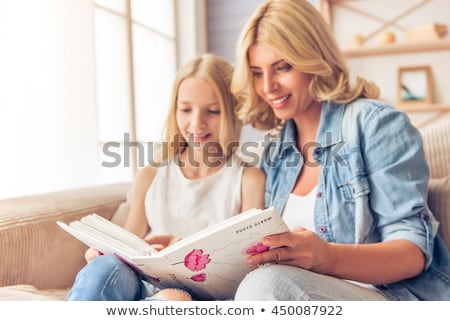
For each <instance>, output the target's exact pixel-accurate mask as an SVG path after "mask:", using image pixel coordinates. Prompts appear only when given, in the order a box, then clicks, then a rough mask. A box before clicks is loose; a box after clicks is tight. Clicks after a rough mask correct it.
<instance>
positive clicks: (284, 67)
mask: <svg viewBox="0 0 450 321" xmlns="http://www.w3.org/2000/svg"><path fill="white" fill-rule="evenodd" d="M291 69H292V66H291V65H290V64H283V65H281V66H279V67H278V68H277V70H279V71H289V70H291Z"/></svg>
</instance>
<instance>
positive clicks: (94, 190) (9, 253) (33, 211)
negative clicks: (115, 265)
mask: <svg viewBox="0 0 450 321" xmlns="http://www.w3.org/2000/svg"><path fill="white" fill-rule="evenodd" d="M421 133H422V137H423V141H424V147H425V153H426V158H427V161H428V164H429V167H430V175H431V176H430V184H429V185H430V189H429V196H428V203H429V206H430V208H431V210H432V211H433V213H434V215H435V216H436V218H437V220H438V221H440V223H441V224H440V227H439V231H438V233H439V234H440V235H441V236H442V238H443V239H444V240H445V242H446V243H447V246H448V247H449V248H450V197H449V196H450V119H449V118H447V119H443V120H441V121H439V122H436V123H433V124H432V125H429V126H427V127H425V128H422V129H421ZM130 187H131V183H119V184H109V185H102V186H95V187H88V188H82V189H76V190H68V191H61V192H55V193H47V194H42V195H34V196H25V197H20V198H14V199H7V200H0V244H1V250H0V251H1V252H0V253H1V260H0V273H1V275H0V300H65V299H66V294H67V291H68V290H69V289H70V286H71V285H72V284H73V281H74V278H75V275H76V273H77V272H78V271H79V270H80V269H81V268H82V267H83V265H84V264H85V260H84V252H85V250H86V246H84V245H83V244H82V243H81V242H79V241H78V240H76V239H75V238H73V237H72V236H70V235H69V234H68V233H66V232H64V231H63V230H62V229H61V228H59V227H58V226H57V224H56V223H55V222H56V221H58V220H60V221H64V222H71V221H73V220H77V219H79V218H81V217H82V216H84V215H87V214H90V213H94V212H95V213H97V214H99V215H101V216H103V217H105V218H107V219H110V220H112V221H114V222H115V223H117V224H119V225H123V224H124V222H125V219H126V215H127V212H128V207H129V191H130Z"/></svg>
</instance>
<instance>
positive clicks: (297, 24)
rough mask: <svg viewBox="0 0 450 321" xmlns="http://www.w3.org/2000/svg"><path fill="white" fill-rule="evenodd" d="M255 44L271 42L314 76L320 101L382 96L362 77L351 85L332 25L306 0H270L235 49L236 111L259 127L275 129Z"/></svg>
mask: <svg viewBox="0 0 450 321" xmlns="http://www.w3.org/2000/svg"><path fill="white" fill-rule="evenodd" d="M255 43H262V44H266V45H268V46H270V47H272V48H273V49H274V50H275V51H277V53H278V54H279V55H280V56H281V57H282V58H283V59H284V60H286V61H287V62H288V63H289V64H291V65H292V66H293V67H294V68H295V69H297V70H299V71H301V72H303V73H306V74H310V75H311V81H310V83H309V88H308V90H309V93H310V95H311V97H312V98H313V99H314V100H317V101H334V102H336V103H341V104H343V103H348V102H350V101H352V100H354V99H356V98H359V97H367V98H378V96H379V90H378V87H377V86H376V85H375V84H374V83H372V82H368V81H366V80H365V79H363V78H357V79H356V85H355V86H354V87H352V86H351V84H350V80H349V72H348V69H347V66H346V64H345V62H344V58H343V56H342V54H341V52H340V50H339V48H338V45H337V43H336V41H335V39H334V36H333V34H332V31H331V29H330V27H329V25H328V24H327V23H326V22H325V20H324V19H323V18H322V16H321V15H320V13H319V12H318V11H317V10H316V9H315V8H314V7H313V6H312V5H311V4H310V3H308V1H306V0H268V1H266V2H264V3H263V4H262V5H261V6H260V7H259V8H258V9H257V10H256V12H255V13H254V14H253V15H252V16H251V17H250V19H249V20H248V21H247V23H246V25H245V26H244V28H243V30H242V31H241V34H240V37H239V42H238V46H237V50H236V66H235V73H234V75H233V80H232V84H231V90H232V92H233V93H234V94H235V95H236V97H238V99H239V100H240V101H241V103H242V104H241V105H240V108H239V110H238V116H239V118H240V119H242V120H244V121H245V122H246V123H252V124H253V126H255V127H256V128H261V129H270V128H274V127H275V126H276V125H277V124H278V123H279V120H278V119H276V117H275V115H274V113H273V111H272V109H271V108H270V106H269V105H268V104H267V103H265V102H264V101H263V100H262V99H261V98H260V97H259V96H258V95H257V94H256V92H255V89H254V87H253V78H252V73H251V71H250V67H249V62H248V50H249V48H250V46H252V45H253V44H255Z"/></svg>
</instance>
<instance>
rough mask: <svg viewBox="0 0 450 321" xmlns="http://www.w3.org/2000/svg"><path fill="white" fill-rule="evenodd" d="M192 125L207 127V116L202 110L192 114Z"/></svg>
mask: <svg viewBox="0 0 450 321" xmlns="http://www.w3.org/2000/svg"><path fill="white" fill-rule="evenodd" d="M192 127H193V128H194V129H196V128H205V127H206V117H205V116H204V115H203V113H201V112H199V111H198V112H195V113H193V115H192Z"/></svg>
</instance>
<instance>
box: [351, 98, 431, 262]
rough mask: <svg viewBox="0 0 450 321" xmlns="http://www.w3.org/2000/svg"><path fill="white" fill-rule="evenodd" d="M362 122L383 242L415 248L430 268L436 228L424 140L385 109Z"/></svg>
mask: <svg viewBox="0 0 450 321" xmlns="http://www.w3.org/2000/svg"><path fill="white" fill-rule="evenodd" d="M363 117H364V118H363V119H362V122H361V123H360V124H359V125H360V126H361V127H360V130H361V131H362V133H363V134H362V135H360V139H361V142H360V146H361V148H362V154H363V155H364V162H365V166H366V171H367V175H368V181H369V184H370V196H369V197H370V206H371V209H372V211H373V213H374V214H375V216H376V218H377V223H376V224H377V228H378V231H379V233H380V237H381V239H382V240H384V241H387V240H394V239H406V240H409V241H411V242H413V243H414V244H416V245H417V246H418V247H419V248H420V249H421V250H422V251H423V253H424V254H425V258H426V267H428V266H429V265H430V264H431V260H432V256H433V245H434V244H433V240H434V236H435V235H436V232H437V222H436V221H435V220H434V217H433V215H432V214H431V212H430V210H429V208H428V206H427V193H428V180H429V170H428V165H427V163H426V160H425V155H424V151H423V146H422V138H421V136H420V134H419V132H418V131H417V129H416V128H415V127H413V126H412V125H411V124H410V122H409V120H408V118H407V116H406V115H405V114H403V113H402V112H400V111H398V110H396V109H394V108H391V107H388V106H385V105H383V104H381V103H380V106H379V108H373V109H370V111H369V112H368V113H366V114H365V115H364V116H363Z"/></svg>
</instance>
